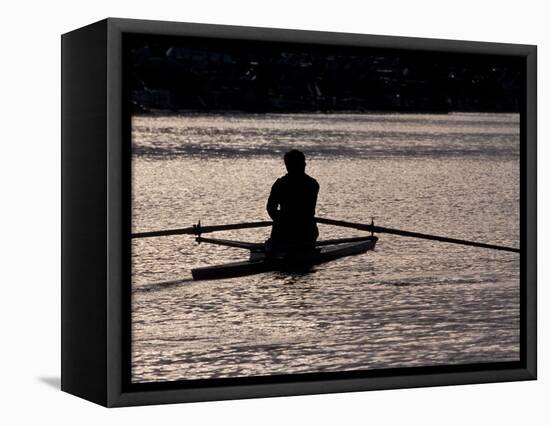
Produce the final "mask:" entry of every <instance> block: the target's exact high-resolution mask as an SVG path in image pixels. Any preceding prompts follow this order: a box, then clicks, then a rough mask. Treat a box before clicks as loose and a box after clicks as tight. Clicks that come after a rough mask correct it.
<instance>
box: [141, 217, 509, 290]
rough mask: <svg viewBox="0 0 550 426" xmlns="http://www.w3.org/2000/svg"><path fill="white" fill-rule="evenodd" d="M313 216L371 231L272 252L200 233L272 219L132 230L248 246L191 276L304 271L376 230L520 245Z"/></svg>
mask: <svg viewBox="0 0 550 426" xmlns="http://www.w3.org/2000/svg"><path fill="white" fill-rule="evenodd" d="M315 220H316V222H317V223H321V224H326V225H335V226H341V227H344V228H351V229H356V230H360V231H367V232H370V235H368V236H363V237H350V238H337V239H331V240H320V241H316V242H315V243H314V245H313V247H312V245H308V246H305V245H304V246H291V247H287V248H285V249H283V250H278V251H277V252H271V251H267V250H266V246H265V244H264V243H250V242H245V241H236V240H224V239H218V238H205V237H202V234H205V233H210V232H216V231H228V230H236V229H247V228H260V227H267V226H271V225H272V222H270V221H263V222H245V223H236V224H228V225H212V226H201V224H200V221H199V223H198V224H197V225H193V226H192V227H189V228H180V229H171V230H163V231H150V232H140V233H135V234H132V238H150V237H162V236H168V235H186V234H187V235H189V234H191V235H195V241H197V243H199V244H200V243H209V244H216V245H221V246H227V247H234V248H241V249H245V250H249V252H250V256H249V259H248V260H244V261H240V262H233V263H225V264H221V265H213V266H204V267H200V268H195V269H192V270H191V275H192V276H193V279H194V280H211V279H221V278H232V277H241V276H246V275H252V274H259V273H263V272H268V271H296V270H299V271H307V270H309V269H310V268H311V267H312V266H314V265H319V264H322V263H326V262H330V261H332V260H336V259H340V258H342V257H347V256H354V255H359V254H363V253H366V252H368V251H371V250H374V248H375V247H376V243H377V241H378V237H376V236H375V235H374V233H375V232H376V233H387V234H393V235H399V236H403V237H412V238H422V239H427V240H432V241H440V242H445V243H451V244H461V245H468V246H473V247H481V248H487V249H493V250H502V251H509V252H514V253H519V249H517V248H513V247H505V246H500V245H494V244H486V243H479V242H475V241H468V240H461V239H456V238H449V237H441V236H437V235H430V234H422V233H419V232H411V231H404V230H399V229H392V228H384V227H380V226H375V225H374V221H373V220H371V223H370V224H363V223H354V222H347V221H342V220H334V219H324V218H315Z"/></svg>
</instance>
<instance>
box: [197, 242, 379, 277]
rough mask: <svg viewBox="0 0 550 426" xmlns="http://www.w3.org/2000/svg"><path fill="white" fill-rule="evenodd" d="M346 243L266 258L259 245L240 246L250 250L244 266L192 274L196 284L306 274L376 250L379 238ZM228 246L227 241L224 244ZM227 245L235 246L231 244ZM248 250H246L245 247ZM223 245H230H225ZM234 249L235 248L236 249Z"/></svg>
mask: <svg viewBox="0 0 550 426" xmlns="http://www.w3.org/2000/svg"><path fill="white" fill-rule="evenodd" d="M198 240H200V241H199V242H214V241H217V243H218V244H220V241H224V240H213V239H206V238H199V239H198ZM342 241H344V240H327V241H318V242H317V243H316V244H315V245H316V247H317V249H315V250H312V251H309V252H307V253H300V254H299V255H296V254H293V255H290V254H278V255H271V256H266V253H265V250H262V248H261V245H260V244H254V243H239V246H238V247H240V248H249V249H250V259H249V260H246V261H241V262H233V263H225V264H222V265H213V266H205V267H201V268H195V269H192V270H191V274H192V276H193V279H194V280H214V279H221V278H233V277H243V276H246V275H253V274H260V273H263V272H269V271H298V270H299V271H304V270H307V269H309V268H311V267H312V266H313V265H319V264H321V263H326V262H330V261H332V260H336V259H339V258H342V257H347V256H353V255H357V254H362V253H366V252H367V251H369V250H373V249H374V247H375V246H376V242H377V241H378V238H377V237H376V236H369V237H361V238H349V239H347V241H349V242H342ZM224 242H225V241H224ZM228 243H234V242H231V241H228ZM247 244H248V245H249V247H245V245H247ZM222 245H229V244H223V243H222ZM233 247H236V246H235V245H233Z"/></svg>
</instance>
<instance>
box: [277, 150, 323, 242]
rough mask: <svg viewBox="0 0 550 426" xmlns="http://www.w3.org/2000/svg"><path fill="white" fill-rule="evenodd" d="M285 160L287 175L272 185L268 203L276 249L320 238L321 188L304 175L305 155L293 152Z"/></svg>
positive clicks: (286, 155) (313, 180)
mask: <svg viewBox="0 0 550 426" xmlns="http://www.w3.org/2000/svg"><path fill="white" fill-rule="evenodd" d="M284 159H285V165H286V168H287V171H288V173H287V174H286V175H285V176H283V177H281V178H279V179H277V181H276V182H275V183H274V184H273V186H272V188H271V193H270V195H269V199H268V202H267V211H268V213H269V216H270V217H271V218H272V219H273V228H272V231H271V243H272V245H273V246H274V248H277V247H281V246H289V245H290V246H292V245H300V244H307V243H312V242H314V241H315V240H316V239H317V236H318V235H319V231H318V230H317V225H316V224H315V205H316V203H317V194H318V193H319V184H318V183H317V181H316V180H315V179H313V178H312V177H310V176H308V175H307V174H306V173H305V165H306V162H305V156H304V154H303V153H301V152H300V151H297V150H292V151H290V152H288V153H287V154H285V157H284Z"/></svg>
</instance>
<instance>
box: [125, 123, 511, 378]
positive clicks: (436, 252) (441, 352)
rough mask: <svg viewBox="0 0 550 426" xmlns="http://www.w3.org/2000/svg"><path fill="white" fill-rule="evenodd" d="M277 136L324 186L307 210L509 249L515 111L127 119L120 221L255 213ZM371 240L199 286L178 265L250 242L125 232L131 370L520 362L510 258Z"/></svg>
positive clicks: (138, 227) (257, 232) (137, 374)
mask: <svg viewBox="0 0 550 426" xmlns="http://www.w3.org/2000/svg"><path fill="white" fill-rule="evenodd" d="M291 147H292V148H299V149H302V150H303V151H304V152H305V153H306V155H307V157H308V170H307V171H308V173H309V174H310V175H312V176H314V177H315V178H316V179H317V180H318V181H319V183H320V186H321V190H320V194H319V201H318V206H317V215H318V216H322V217H330V218H337V219H344V220H351V221H361V222H367V221H370V219H371V217H372V216H374V217H375V223H377V224H379V225H381V226H387V227H395V228H399V229H408V230H416V231H419V232H425V233H432V234H441V235H448V236H453V237H456V238H464V239H471V240H477V241H483V242H488V243H495V244H503V245H509V246H515V247H519V116H518V115H517V114H450V115H420V114H418V115H415V114H410V115H405V114H399V115H374V114H370V115H365V114H330V115H326V114H291V115H253V114H250V115H240V114H239V115H237V114H236V115H191V114H190V115H181V116H176V115H172V116H137V117H134V119H133V158H132V162H133V230H134V232H136V231H145V230H153V229H155V230H156V229H168V228H174V227H184V226H189V225H191V224H193V223H196V222H197V221H198V220H199V219H201V222H202V223H203V224H205V225H207V224H221V223H233V222H241V221H255V220H266V219H268V217H267V213H266V212H265V204H266V200H267V196H268V194H269V190H270V187H271V184H272V183H273V181H274V180H275V179H276V178H277V177H279V176H281V175H282V174H284V165H283V163H282V158H281V157H282V154H283V153H284V152H286V151H287V150H288V149H290V148H291ZM320 232H321V236H320V238H322V239H325V238H330V237H342V236H355V235H361V234H360V233H359V232H358V231H353V230H346V229H343V228H335V227H329V226H320ZM268 233H269V230H268V229H267V228H261V229H253V230H242V231H232V232H224V233H219V234H216V236H220V237H227V238H236V239H239V240H245V241H262V240H264V239H265V238H266V237H267V235H268ZM379 238H380V240H379V242H378V245H377V250H376V251H375V252H369V253H368V254H367V255H360V256H353V257H348V258H344V259H340V260H337V261H335V262H332V263H328V264H325V265H321V266H318V267H317V268H316V270H314V271H313V272H312V273H310V274H305V275H288V274H282V273H276V272H273V273H267V274H261V275H256V276H250V277H244V278H234V279H227V280H218V281H200V282H193V281H192V280H191V279H190V269H191V268H193V267H197V266H204V265H211V264H218V263H225V262H229V261H234V260H243V259H245V258H246V257H247V253H246V252H244V251H243V250H240V249H233V248H227V247H220V246H212V245H207V244H203V245H200V246H197V245H196V244H195V243H194V242H193V238H192V237H190V236H173V237H162V238H154V239H140V240H134V241H133V247H132V250H133V254H132V257H133V268H132V281H133V282H132V289H133V291H132V379H133V381H135V382H150V381H170V380H186V379H202V378H220V377H238V376H259V375H272V374H288V373H302V372H303V373H306V372H320V371H346V370H366V369H378V368H391V367H411V366H431V365H440V364H464V363H478V362H494V361H513V360H519V256H518V255H517V254H514V253H507V252H497V251H491V250H485V249H479V248H473V247H464V246H458V245H450V244H442V243H437V242H430V241H423V240H416V239H408V238H401V237H393V236H389V235H384V234H381V235H379Z"/></svg>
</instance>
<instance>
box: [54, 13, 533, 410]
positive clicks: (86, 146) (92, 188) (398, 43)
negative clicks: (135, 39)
mask: <svg viewBox="0 0 550 426" xmlns="http://www.w3.org/2000/svg"><path fill="white" fill-rule="evenodd" d="M127 34H141V35H158V36H188V37H200V38H207V39H211V40H212V41H213V42H214V43H215V42H216V40H222V39H237V40H242V41H246V40H250V41H256V42H257V41H261V42H288V43H304V44H312V45H313V44H320V45H335V46H353V47H369V48H388V49H389V48H391V49H403V50H415V51H427V52H446V53H468V54H479V55H505V56H514V57H518V58H521V60H523V61H524V64H525V65H524V66H525V68H524V70H525V80H526V86H525V93H524V95H525V101H524V103H523V104H522V106H521V120H520V133H521V150H520V151H521V158H520V168H521V181H520V194H521V214H520V218H521V223H520V230H521V236H520V246H521V254H520V265H521V272H520V277H521V290H520V303H521V314H520V327H521V338H520V347H521V350H520V352H521V360H520V361H519V362H502V363H492V364H472V365H455V366H439V367H414V368H400V369H389V370H373V371H370V372H340V373H315V374H304V375H299V376H290V375H289V376H273V377H251V378H238V379H237V378H235V379H219V380H196V381H192V382H187V383H186V382H162V383H146V384H132V383H131V382H130V380H129V341H130V322H129V321H130V318H129V317H130V311H129V310H130V299H129V297H130V292H129V288H130V287H129V286H130V273H129V268H128V265H129V262H130V250H129V244H130V243H129V242H130V202H129V194H130V178H129V176H130V151H129V150H130V148H129V146H130V145H129V143H127V142H128V140H129V138H130V125H129V110H128V103H127V102H125V99H127V97H128V96H127V95H128V93H127V91H128V87H127V85H126V84H125V81H124V78H123V76H124V74H123V72H124V71H123V68H124V66H123V65H124V49H123V43H124V37H125V35H127ZM61 41H62V184H61V187H62V218H61V220H62V283H61V285H62V291H61V296H62V312H61V314H62V329H61V332H62V346H61V355H62V359H61V368H62V376H61V387H62V390H64V391H66V392H68V393H71V394H74V395H77V396H80V397H82V398H85V399H87V400H90V401H93V402H95V403H98V404H101V405H104V406H108V407H116V406H130V405H143V404H161V403H175V402H191V401H207V400H223V399H239V398H257V397H272V396H283V395H303V394H319V393H331V392H349V391H365V390H375V389H395V388H413V387H423V386H442V385H458V384H469V383H486V382H503V381H515V380H533V379H536V375H537V373H536V348H537V346H536V345H537V342H536V339H537V330H536V326H537V322H536V318H537V313H536V291H537V289H536V283H537V275H536V274H537V237H536V233H537V228H536V226H537V225H536V223H537V208H536V207H537V206H536V193H537V192H536V191H537V188H536V174H537V172H536V165H537V161H536V141H537V135H536V128H537V126H536V123H537V100H536V96H537V82H536V81H537V74H536V73H537V71H536V69H537V50H536V46H531V45H518V44H501V43H485V42H469V41H454V40H436V39H420V38H406V37H389V36H371V35H361V34H343V33H327V32H316V31H296V30H282V29H271V28H252V27H236V26H224V25H204V24H190V23H176V22H160V21H145V20H130V19H118V18H109V19H105V20H102V21H100V22H97V23H95V24H91V25H89V26H86V27H83V28H80V29H78V30H75V31H72V32H70V33H67V34H64V35H63V36H62V40H61Z"/></svg>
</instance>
